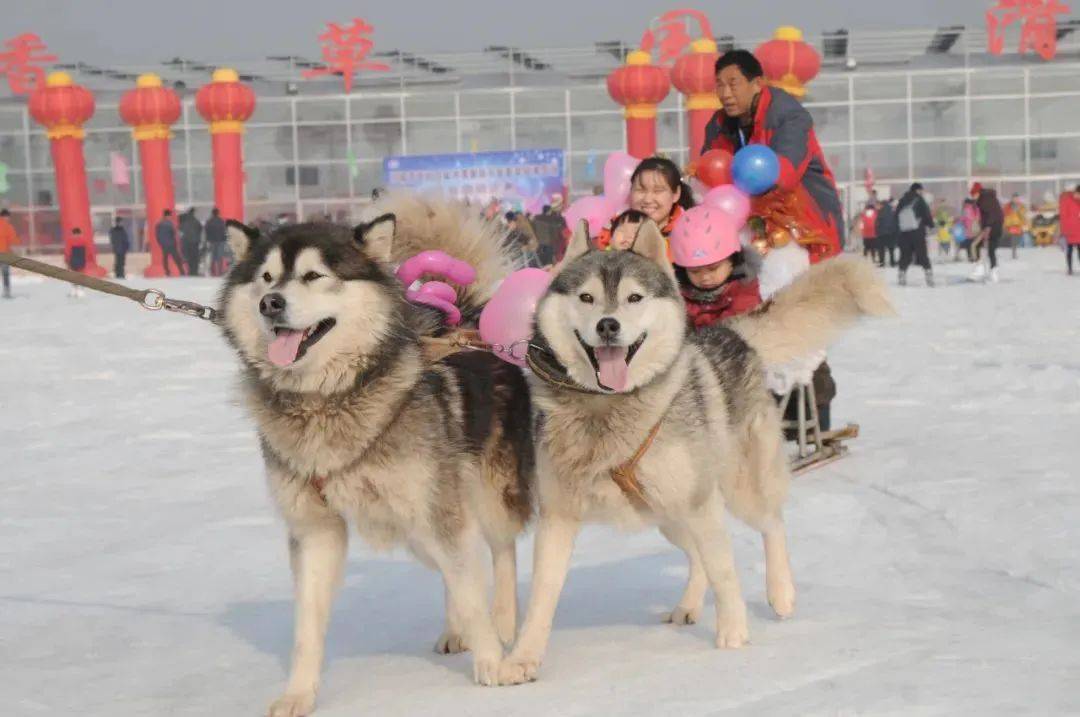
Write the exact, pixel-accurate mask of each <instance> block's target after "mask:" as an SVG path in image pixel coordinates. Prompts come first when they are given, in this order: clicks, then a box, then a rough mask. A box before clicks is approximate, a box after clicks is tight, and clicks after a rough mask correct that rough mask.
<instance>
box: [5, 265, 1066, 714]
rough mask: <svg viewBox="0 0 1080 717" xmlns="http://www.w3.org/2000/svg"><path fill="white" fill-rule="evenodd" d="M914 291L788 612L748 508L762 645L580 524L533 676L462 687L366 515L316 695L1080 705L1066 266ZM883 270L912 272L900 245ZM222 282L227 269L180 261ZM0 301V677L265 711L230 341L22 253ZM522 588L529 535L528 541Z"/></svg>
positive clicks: (563, 704) (268, 569)
mask: <svg viewBox="0 0 1080 717" xmlns="http://www.w3.org/2000/svg"><path fill="white" fill-rule="evenodd" d="M938 271H939V281H940V283H941V284H942V285H940V286H939V287H938V288H936V289H933V290H929V289H926V288H924V287H923V286H922V285H921V284H922V280H921V277H920V276H917V275H915V274H914V273H913V277H912V278H913V282H912V283H913V284H914V286H910V287H908V288H906V289H904V290H899V289H898V290H896V291H895V297H896V302H897V305H898V307H899V309H900V312H901V317H900V318H899V319H895V320H888V321H878V322H874V323H869V324H865V325H863V326H862V327H860V328H859V329H857V330H855V331H853V332H852V333H850V334H848V335H847V336H846V337H845V338H844V340H843V341H842V343H841V344H840V345H838V346H836V347H835V348H834V349H833V350H832V352H831V358H830V360H831V362H832V365H833V370H834V372H835V374H836V377H837V380H838V382H839V390H840V395H839V398H838V399H837V403H836V404H835V406H834V417H835V418H834V422H836V423H840V422H843V421H846V420H854V421H858V422H859V423H860V424H861V425H862V429H863V435H862V437H861V438H860V439H859V440H858V441H857V442H856V444H855V446H854V449H853V452H852V455H851V456H850V457H848V458H846V459H844V460H843V461H840V462H838V463H835V464H832V465H830V466H827V467H824V468H822V469H820V470H818V471H816V472H813V473H811V474H809V475H807V476H804V477H802V478H800V479H798V480H797V482H796V485H795V487H794V490H793V494H792V497H791V501H790V504H789V505H790V507H789V509H788V512H787V516H788V525H789V530H790V536H791V537H790V545H791V550H792V555H793V561H794V572H795V578H796V583H797V585H798V589H799V606H798V610H797V613H796V616H795V617H794V618H793V619H792V620H789V621H786V622H779V621H777V620H775V619H774V618H772V617H771V613H770V611H769V609H768V606H767V605H766V603H765V597H764V577H763V557H762V552H761V547H760V544H759V541H758V539H757V536H756V535H754V534H753V533H752V532H751V531H749V530H747V529H745V528H743V527H741V526H739V527H738V528H736V553H737V559H738V564H739V571H740V574H741V578H742V582H743V589H744V592H745V595H746V598H747V600H748V603H749V607H750V620H751V622H750V631H751V641H752V643H751V644H750V645H749V646H747V647H746V648H744V649H741V650H736V651H719V650H716V649H714V648H713V647H712V638H711V632H712V611H711V609H710V610H707V611H706V615H707V618H706V620H705V621H704V624H700V625H697V626H693V627H684V628H674V627H672V626H669V625H663V624H661V623H660V620H659V616H660V614H661V612H663V611H664V610H665V609H669V608H670V607H671V606H672V605H673V604H674V602H675V600H676V599H677V598H678V595H679V592H680V590H681V588H682V581H683V577H684V575H685V573H686V569H685V565H684V563H683V558H682V557H681V555H680V554H679V553H678V552H677V551H676V550H675V549H673V548H671V547H670V546H668V545H667V544H666V543H665V542H664V541H663V540H662V539H661V538H660V537H659V536H658V535H656V534H652V533H643V534H636V535H631V536H626V535H622V534H619V533H616V532H615V531H613V530H612V529H610V528H606V527H597V528H590V529H588V530H587V531H586V532H585V533H584V534H583V535H582V536H581V538H580V539H579V541H578V546H577V550H576V553H575V555H574V563H573V569H572V571H571V574H570V577H569V580H568V582H567V586H566V590H565V592H564V595H563V600H562V603H561V604H560V606H559V613H558V616H557V619H556V625H555V631H554V634H553V638H552V641H551V647H550V650H549V652H548V656H547V660H546V663H545V665H544V668H543V670H542V674H541V680H540V681H539V682H537V683H535V684H532V685H527V686H523V687H516V688H501V689H482V688H479V687H474V686H472V685H471V684H470V683H469V681H468V678H467V675H468V674H469V668H468V658H467V657H465V656H455V657H441V656H437V655H435V654H433V653H432V652H431V646H432V644H433V643H434V641H435V638H436V637H437V636H438V634H439V632H440V629H441V623H442V588H441V585H440V582H439V580H438V578H437V577H436V575H435V574H433V573H430V572H428V571H426V570H425V569H423V568H421V567H420V566H418V565H417V564H415V563H414V562H412V561H411V560H409V559H408V558H407V557H405V556H404V555H400V554H392V555H386V554H378V553H374V552H372V551H370V550H368V549H367V548H365V547H363V546H362V545H361V544H360V542H359V541H358V540H354V542H353V545H352V548H351V551H350V561H349V565H348V574H347V578H346V581H345V586H344V589H343V590H342V592H341V595H340V597H339V599H338V602H337V605H336V611H335V613H334V619H333V623H332V626H331V630H330V637H329V643H328V655H327V663H326V667H325V670H324V685H323V689H322V691H321V694H320V708H319V710H318V714H319V715H325V716H326V717H330V716H331V715H355V714H378V715H411V714H421V713H423V714H431V713H434V714H445V713H449V712H454V713H457V714H462V715H488V714H491V715H495V714H498V715H507V714H512V715H533V714H535V715H540V714H544V715H593V714H608V715H631V714H634V715H638V714H657V715H690V714H739V715H745V714H778V715H794V714H800V715H803V714H822V715H826V714H827V715H855V714H894V715H900V714H903V715H922V714H934V715H955V714H972V715H975V714H978V715H988V714H1009V715H1013V714H1039V715H1046V714H1077V713H1080V678H1078V676H1080V566H1078V563H1080V449H1078V443H1080V276H1078V277H1067V276H1065V273H1064V261H1063V259H1062V257H1061V254H1060V252H1058V251H1057V250H1056V249H1055V250H1038V251H1037V250H1031V251H1024V252H1022V253H1021V257H1020V259H1019V260H1017V261H1013V260H1010V259H1008V258H1006V259H1004V260H1003V267H1002V276H1003V280H1002V283H1001V284H999V285H997V286H982V285H974V284H966V283H963V282H962V280H961V277H962V276H963V275H964V274H966V266H965V265H959V264H956V265H954V264H947V265H942V266H940V267H939V269H938ZM889 279H890V281H895V278H894V276H893V274H892V272H890V273H889ZM166 288H168V289H169V291H170V293H175V294H176V295H177V296H178V297H182V298H193V299H197V300H209V299H210V298H211V297H212V295H213V292H214V284H213V282H211V280H208V279H203V280H180V281H174V282H172V283H168V284H167V287H166ZM16 293H17V294H18V298H17V299H16V300H14V301H7V302H0V456H2V460H0V694H2V699H3V705H4V707H3V710H2V711H3V712H4V714H9V715H38V714H44V715H71V714H80V715H110V716H116V715H210V714H213V715H257V714H260V713H261V711H262V710H263V709H264V708H265V706H266V704H268V703H269V701H270V700H271V699H272V698H274V697H275V696H277V693H278V691H279V690H280V689H281V687H282V685H283V682H284V677H285V671H286V664H287V661H288V658H289V650H290V640H291V637H290V636H291V629H292V628H291V624H292V607H291V596H290V591H291V585H290V578H289V569H288V561H287V557H286V550H285V548H286V546H285V539H284V537H283V532H282V529H281V527H280V525H279V524H278V521H277V519H276V518H275V516H274V515H273V513H272V510H271V507H270V505H269V501H268V500H267V498H266V493H265V489H264V486H263V479H262V475H261V468H260V459H259V455H258V451H257V448H256V444H255V438H254V435H253V432H252V429H251V426H250V424H249V423H248V422H247V421H246V420H245V419H244V416H243V415H242V413H241V411H240V410H239V409H238V408H237V406H236V404H235V401H234V400H233V398H232V383H233V380H234V374H235V369H234V363H233V359H232V357H231V355H230V353H229V352H228V350H227V349H226V347H225V345H224V343H223V341H222V340H221V339H220V337H219V336H218V334H217V332H216V331H215V330H214V329H213V328H212V327H211V326H210V325H208V324H204V323H200V322H198V321H195V320H193V319H188V318H184V317H180V316H174V315H169V316H163V315H160V314H151V313H149V312H145V311H141V310H140V309H138V308H137V307H135V306H134V305H133V304H129V303H126V302H124V301H122V300H119V299H115V298H111V297H105V296H101V295H93V296H89V297H87V298H86V299H84V300H82V301H73V300H70V299H68V298H66V296H65V294H66V287H65V286H64V285H61V284H56V283H43V282H29V283H20V284H18V285H17V286H16ZM519 556H520V558H521V563H522V565H523V574H522V575H521V585H522V592H523V595H527V591H528V586H529V575H528V570H529V566H530V563H531V558H530V556H531V540H530V541H525V542H523V543H522V545H521V546H520V548H519Z"/></svg>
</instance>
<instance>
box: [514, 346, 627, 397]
mask: <svg viewBox="0 0 1080 717" xmlns="http://www.w3.org/2000/svg"><path fill="white" fill-rule="evenodd" d="M525 363H526V364H527V365H528V367H529V369H530V370H531V371H532V372H533V374H535V375H536V377H537V378H539V379H540V380H541V381H543V382H544V383H546V384H548V385H549V386H554V387H556V388H565V389H567V390H570V391H577V392H578V393H588V394H592V395H594V396H608V395H610V394H609V393H607V392H606V391H600V390H597V389H595V388H589V387H588V386H583V385H581V384H580V383H578V382H577V381H575V380H574V379H572V378H571V377H570V372H569V371H567V370H566V366H564V365H563V364H562V362H560V361H559V359H557V358H555V354H554V352H552V350H551V348H550V346H549V345H548V343H547V341H546V340H545V339H543V338H542V337H535V338H534V339H533V340H532V341H530V342H529V350H528V351H526V352H525Z"/></svg>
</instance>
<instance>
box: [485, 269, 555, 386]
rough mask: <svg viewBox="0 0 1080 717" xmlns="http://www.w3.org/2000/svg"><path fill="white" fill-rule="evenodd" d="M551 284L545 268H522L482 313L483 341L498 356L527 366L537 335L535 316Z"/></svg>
mask: <svg viewBox="0 0 1080 717" xmlns="http://www.w3.org/2000/svg"><path fill="white" fill-rule="evenodd" d="M550 283H551V274H549V273H548V272H546V271H544V270H543V269H521V270H519V271H515V272H514V273H513V274H511V275H510V276H508V277H506V279H504V280H503V283H502V284H500V285H499V288H498V289H496V290H495V295H494V296H492V297H491V300H490V301H488V303H487V306H485V307H484V310H483V312H481V314H480V338H482V339H483V340H484V341H486V342H488V343H489V344H493V345H494V346H495V355H496V356H498V357H499V358H501V359H502V360H503V361H506V362H507V363H512V364H514V365H516V366H524V365H525V352H526V351H527V350H528V348H529V345H528V344H529V339H531V338H532V334H533V317H534V316H535V315H536V305H537V304H538V303H539V302H540V297H542V296H543V295H544V292H546V291H547V288H548V284H550Z"/></svg>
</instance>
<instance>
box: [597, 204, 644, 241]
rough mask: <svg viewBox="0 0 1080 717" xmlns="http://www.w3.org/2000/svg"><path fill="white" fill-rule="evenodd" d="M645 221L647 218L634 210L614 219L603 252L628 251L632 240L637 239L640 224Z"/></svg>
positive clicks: (629, 210) (628, 210)
mask: <svg viewBox="0 0 1080 717" xmlns="http://www.w3.org/2000/svg"><path fill="white" fill-rule="evenodd" d="M646 219H648V217H647V216H645V214H644V213H642V212H639V211H638V210H636V209H627V210H626V211H625V212H623V213H622V214H620V215H619V216H617V217H615V218H614V219H613V220H611V231H610V232H609V234H608V236H609V239H608V242H607V246H606V247H604V250H605V251H612V250H615V251H628V250H629V249H630V247H632V246H634V239H636V238H637V232H638V229H640V228H641V223H642V222H643V221H645V220H646Z"/></svg>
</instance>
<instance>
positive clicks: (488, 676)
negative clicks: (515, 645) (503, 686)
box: [473, 655, 502, 687]
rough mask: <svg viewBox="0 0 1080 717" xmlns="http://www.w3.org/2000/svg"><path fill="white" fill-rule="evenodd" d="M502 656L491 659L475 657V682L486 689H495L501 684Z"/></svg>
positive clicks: (493, 656)
mask: <svg viewBox="0 0 1080 717" xmlns="http://www.w3.org/2000/svg"><path fill="white" fill-rule="evenodd" d="M501 662H502V655H492V656H491V657H480V656H479V655H477V656H475V657H473V682H475V683H476V684H478V685H483V686H484V687H494V686H496V685H498V684H499V666H500V663H501Z"/></svg>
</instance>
